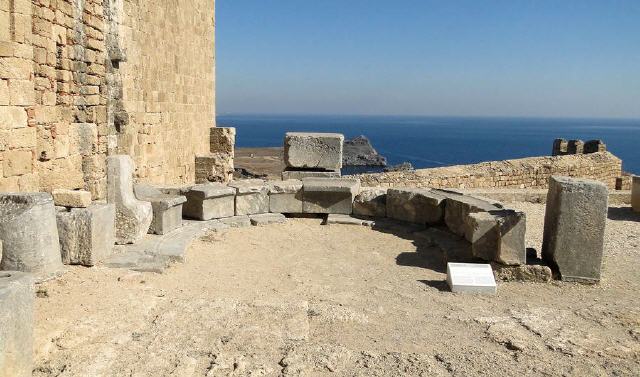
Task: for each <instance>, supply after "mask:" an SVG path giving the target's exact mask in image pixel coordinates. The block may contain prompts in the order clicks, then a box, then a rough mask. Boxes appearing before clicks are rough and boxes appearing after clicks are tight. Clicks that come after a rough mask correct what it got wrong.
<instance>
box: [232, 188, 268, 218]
mask: <svg viewBox="0 0 640 377" xmlns="http://www.w3.org/2000/svg"><path fill="white" fill-rule="evenodd" d="M229 187H233V188H235V189H236V216H242V215H255V214H258V213H268V212H269V187H267V184H266V183H265V182H264V181H263V180H261V179H245V180H240V181H232V182H230V183H229Z"/></svg>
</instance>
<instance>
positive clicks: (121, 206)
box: [107, 155, 153, 245]
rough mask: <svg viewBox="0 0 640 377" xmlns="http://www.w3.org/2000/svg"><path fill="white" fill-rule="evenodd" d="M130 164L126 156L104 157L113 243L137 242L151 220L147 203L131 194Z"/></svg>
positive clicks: (130, 160) (132, 166) (131, 173)
mask: <svg viewBox="0 0 640 377" xmlns="http://www.w3.org/2000/svg"><path fill="white" fill-rule="evenodd" d="M133 172H134V165H133V160H132V159H131V157H129V156H128V155H115V156H109V157H107V202H109V203H112V204H114V205H115V206H116V243H117V244H119V245H122V244H131V243H135V242H137V241H139V240H141V239H142V238H143V237H144V236H145V234H147V232H148V231H149V227H150V226H151V221H152V220H153V210H152V207H151V203H149V202H145V201H142V200H138V199H137V198H136V196H135V194H134V192H133Z"/></svg>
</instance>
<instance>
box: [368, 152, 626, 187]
mask: <svg viewBox="0 0 640 377" xmlns="http://www.w3.org/2000/svg"><path fill="white" fill-rule="evenodd" d="M552 175H563V176H568V177H580V178H589V179H594V180H597V181H601V182H604V183H605V184H606V185H607V187H609V188H610V189H615V187H616V178H618V177H620V176H621V175H622V161H621V160H620V159H619V158H617V157H616V156H614V155H613V154H611V153H609V152H598V153H591V154H586V155H567V156H556V157H530V158H522V159H516V160H505V161H492V162H483V163H479V164H473V165H457V166H448V167H442V168H433V169H418V170H415V171H404V172H389V173H376V174H361V175H359V176H358V177H359V178H360V179H361V181H362V185H363V186H383V187H394V186H398V187H433V188H490V187H496V188H547V187H548V182H549V177H550V176H552Z"/></svg>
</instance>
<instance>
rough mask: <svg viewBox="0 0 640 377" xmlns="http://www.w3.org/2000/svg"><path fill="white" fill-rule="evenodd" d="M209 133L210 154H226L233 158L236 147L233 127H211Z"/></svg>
mask: <svg viewBox="0 0 640 377" xmlns="http://www.w3.org/2000/svg"><path fill="white" fill-rule="evenodd" d="M209 132H210V133H209V150H210V152H211V153H223V154H227V155H230V156H231V157H232V158H233V155H234V153H235V145H236V129H235V127H212V128H211V129H210V130H209Z"/></svg>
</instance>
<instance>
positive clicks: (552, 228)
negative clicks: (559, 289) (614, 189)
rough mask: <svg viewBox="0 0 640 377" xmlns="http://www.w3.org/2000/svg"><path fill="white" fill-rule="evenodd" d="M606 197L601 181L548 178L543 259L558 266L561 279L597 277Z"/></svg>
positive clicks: (588, 280) (602, 238)
mask: <svg viewBox="0 0 640 377" xmlns="http://www.w3.org/2000/svg"><path fill="white" fill-rule="evenodd" d="M608 198H609V195H608V190H607V186H605V184H604V183H601V182H597V181H592V180H588V179H577V178H569V177H558V176H552V177H551V178H550V179H549V192H548V194H547V206H546V212H545V218H544V236H543V242H542V258H543V259H544V260H545V261H546V262H547V263H548V264H549V265H551V266H553V267H555V268H557V270H558V272H559V273H560V277H561V279H562V280H565V281H580V282H586V283H596V282H598V281H599V280H600V269H601V266H602V254H603V248H604V232H605V225H606V220H607V210H608Z"/></svg>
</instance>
